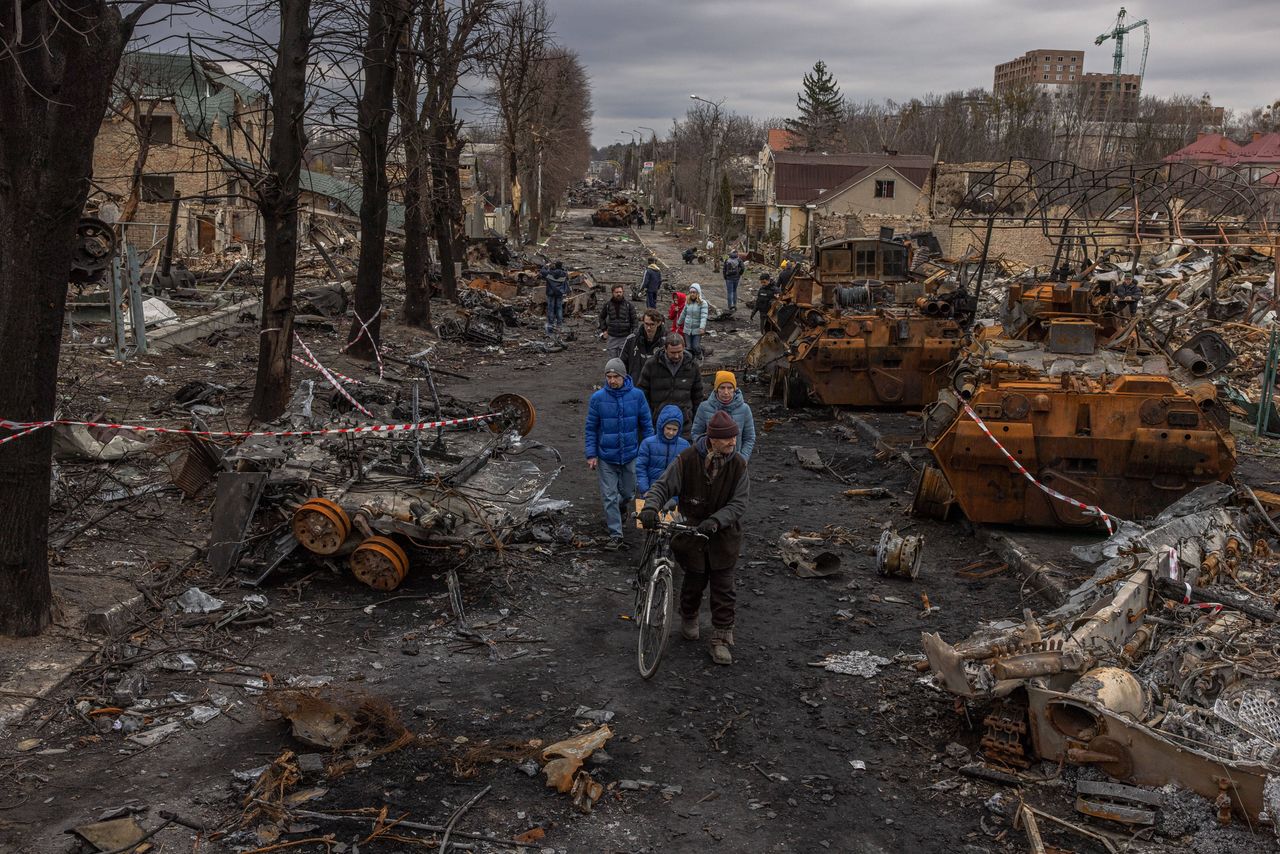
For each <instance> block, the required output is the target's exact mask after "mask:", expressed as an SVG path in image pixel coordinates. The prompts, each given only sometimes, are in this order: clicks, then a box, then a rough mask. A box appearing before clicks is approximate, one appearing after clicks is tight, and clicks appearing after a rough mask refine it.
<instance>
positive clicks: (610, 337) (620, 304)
mask: <svg viewBox="0 0 1280 854" xmlns="http://www.w3.org/2000/svg"><path fill="white" fill-rule="evenodd" d="M635 328H636V309H635V306H633V305H632V304H631V303H630V302H629V301H628V300H627V295H626V293H625V289H624V288H623V287H622V285H614V286H613V295H612V296H611V297H610V298H609V300H608V301H607V302H605V304H604V305H603V306H601V307H600V338H601V340H603V341H604V342H605V349H606V350H608V351H609V355H610V356H612V357H613V358H615V359H616V358H617V357H619V356H621V355H622V345H623V343H624V342H625V341H626V340H627V336H628V335H630V334H631V332H632V331H633V330H634V329H635Z"/></svg>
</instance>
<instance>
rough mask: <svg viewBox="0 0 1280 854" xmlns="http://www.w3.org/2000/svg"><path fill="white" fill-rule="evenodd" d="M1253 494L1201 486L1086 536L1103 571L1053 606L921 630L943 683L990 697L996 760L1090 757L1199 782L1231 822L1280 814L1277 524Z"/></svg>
mask: <svg viewBox="0 0 1280 854" xmlns="http://www.w3.org/2000/svg"><path fill="white" fill-rule="evenodd" d="M1251 499H1253V496H1252V494H1251V493H1248V492H1247V488H1241V490H1240V491H1239V492H1237V491H1236V490H1234V489H1233V488H1232V487H1230V486H1228V485H1226V484H1211V485H1209V486H1205V487H1202V488H1201V489H1199V490H1197V491H1196V492H1193V493H1191V494H1190V495H1188V496H1186V497H1184V498H1183V499H1182V500H1180V501H1178V502H1176V503H1175V504H1174V505H1172V506H1170V507H1169V508H1168V509H1167V510H1166V511H1165V512H1164V513H1162V514H1160V515H1159V516H1157V517H1156V518H1155V519H1154V520H1152V521H1151V522H1150V523H1149V524H1147V525H1146V526H1141V527H1140V526H1137V525H1133V524H1129V523H1126V524H1124V525H1123V526H1121V529H1120V530H1119V531H1118V532H1117V533H1116V534H1115V535H1114V536H1112V537H1111V538H1109V539H1107V540H1106V541H1105V542H1103V543H1101V544H1099V545H1096V546H1088V547H1080V548H1077V549H1076V553H1077V556H1079V557H1081V558H1082V559H1086V560H1093V561H1097V562H1098V563H1097V564H1096V567H1095V571H1094V575H1093V577H1092V578H1091V579H1090V580H1088V581H1087V582H1085V583H1084V584H1082V585H1080V586H1079V587H1077V588H1076V589H1075V590H1073V591H1071V593H1070V594H1069V595H1068V597H1067V600H1066V602H1065V603H1064V604H1063V605H1062V606H1061V607H1059V608H1057V609H1056V610H1053V611H1050V612H1048V613H1044V614H1040V615H1038V616H1037V615H1035V614H1033V613H1032V612H1031V611H1030V610H1028V611H1027V612H1025V613H1024V615H1023V618H1022V619H1016V618H1013V619H1001V620H993V621H990V622H986V623H983V624H982V625H981V626H980V627H979V629H978V630H977V631H976V632H974V633H973V635H971V636H970V637H969V638H967V639H965V640H962V641H960V642H958V643H955V644H949V643H947V642H946V641H944V640H943V639H942V638H941V637H939V636H938V635H936V634H928V633H926V634H924V635H923V643H924V649H925V653H926V656H927V659H928V666H929V669H930V670H931V671H932V673H933V674H934V678H935V680H936V683H937V685H938V686H939V687H941V688H942V689H944V690H946V691H948V692H950V693H952V694H954V695H955V696H956V697H957V698H959V699H961V700H963V701H964V702H965V703H966V704H968V705H973V706H975V707H977V708H981V709H982V710H983V714H984V715H985V719H984V727H985V735H984V736H983V739H982V746H983V750H984V754H985V759H986V762H987V763H988V767H989V769H995V770H996V771H997V772H998V773H1002V774H1005V775H1012V777H1013V778H1017V779H1021V778H1020V777H1019V775H1020V773H1021V772H1022V771H1023V770H1024V769H1027V768H1028V767H1029V766H1031V764H1032V763H1034V762H1036V761H1045V762H1050V763H1055V764H1060V763H1068V764H1072V765H1081V766H1092V767H1094V768H1096V769H1099V770H1101V771H1103V772H1105V773H1106V774H1107V775H1109V776H1110V777H1112V778H1115V779H1117V780H1120V781H1123V782H1125V783H1129V784H1137V785H1142V786H1164V785H1166V784H1170V783H1173V784H1176V785H1178V786H1180V787H1183V788H1185V789H1189V790H1191V791H1194V792H1198V793H1200V794H1201V795H1203V796H1204V797H1206V798H1209V799H1210V800H1211V801H1213V803H1214V806H1215V807H1216V810H1217V814H1218V820H1219V821H1220V822H1221V823H1222V824H1229V823H1231V822H1233V821H1242V822H1243V823H1244V824H1245V825H1247V826H1249V827H1257V826H1258V825H1259V824H1260V823H1264V824H1269V825H1271V826H1272V827H1273V828H1277V827H1278V826H1280V822H1277V817H1278V816H1280V678H1278V677H1280V612H1277V610H1276V603H1277V601H1280V557H1277V555H1276V553H1275V552H1274V549H1275V547H1276V536H1275V535H1276V532H1277V530H1280V529H1277V527H1276V525H1275V522H1274V521H1272V520H1271V518H1270V517H1268V516H1267V515H1266V511H1264V510H1263V509H1261V505H1259V504H1257V503H1256V499H1255V500H1251ZM1117 788H1119V787H1117ZM1082 811H1085V812H1089V810H1088V808H1087V806H1086V807H1084V808H1083V809H1082ZM1149 813H1150V810H1146V809H1142V810H1133V809H1129V810H1128V811H1126V810H1125V809H1123V808H1116V809H1112V810H1110V811H1109V812H1108V813H1107V814H1105V815H1104V814H1103V813H1101V812H1096V811H1094V812H1089V814H1092V815H1098V816H1099V817H1105V818H1110V819H1112V820H1116V821H1121V822H1123V823H1127V824H1137V825H1142V824H1151V823H1152V822H1153V816H1152V815H1150V814H1149Z"/></svg>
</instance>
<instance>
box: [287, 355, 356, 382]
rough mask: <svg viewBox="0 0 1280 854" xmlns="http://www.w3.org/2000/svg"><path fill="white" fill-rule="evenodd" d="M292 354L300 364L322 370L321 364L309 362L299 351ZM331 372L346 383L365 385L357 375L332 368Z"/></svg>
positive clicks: (314, 369)
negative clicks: (342, 372) (351, 375)
mask: <svg viewBox="0 0 1280 854" xmlns="http://www.w3.org/2000/svg"><path fill="white" fill-rule="evenodd" d="M291 355H292V356H293V360H294V361H295V362H297V363H298V364H299V365H305V366H306V367H308V368H310V369H311V370H313V371H319V370H320V366H319V365H318V364H316V363H315V362H308V361H307V360H306V359H304V358H302V357H301V356H299V355H298V354H297V353H293V354H291ZM329 373H331V374H333V375H334V376H335V377H337V378H338V379H340V380H342V381H343V382H344V383H352V384H354V385H364V383H363V382H362V381H360V380H358V379H356V378H355V377H349V376H347V375H346V374H340V373H338V372H337V371H335V370H332V369H330V371H329Z"/></svg>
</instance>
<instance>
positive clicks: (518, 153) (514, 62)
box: [486, 0, 551, 243]
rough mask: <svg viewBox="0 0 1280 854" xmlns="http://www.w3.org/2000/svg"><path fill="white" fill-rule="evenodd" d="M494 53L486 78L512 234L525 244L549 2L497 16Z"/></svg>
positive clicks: (528, 2) (521, 2)
mask: <svg viewBox="0 0 1280 854" xmlns="http://www.w3.org/2000/svg"><path fill="white" fill-rule="evenodd" d="M492 32H493V53H492V59H491V60H490V62H489V63H488V67H487V68H486V72H487V73H488V75H489V77H490V78H491V80H492V88H491V89H490V92H489V99H490V101H491V102H492V104H493V105H494V107H495V108H496V112H497V114H498V125H499V128H500V131H501V138H502V147H503V151H504V154H505V156H506V160H505V170H504V171H505V172H506V179H507V181H508V182H509V185H510V188H511V194H510V198H511V233H512V235H513V236H514V237H515V239H516V241H517V242H518V243H519V242H522V241H521V233H522V231H521V217H520V212H521V208H522V204H521V202H522V201H523V199H524V188H523V187H522V186H521V182H520V177H521V175H522V174H526V173H527V172H528V171H529V160H530V158H531V157H534V156H536V155H534V154H533V153H532V152H531V151H530V143H531V142H533V139H534V137H533V134H532V133H531V129H532V127H533V125H534V123H535V121H536V119H537V109H536V105H537V99H538V89H537V86H538V85H539V84H538V80H539V78H540V75H538V74H537V73H536V72H537V70H538V66H539V63H541V62H542V61H543V59H544V58H545V57H546V56H547V47H548V43H549V42H550V39H551V15H550V14H549V13H548V12H547V4H546V2H545V0H515V2H513V3H511V4H509V5H507V6H506V7H505V8H503V9H502V10H501V11H500V12H499V13H498V14H497V15H496V16H495V20H494V24H493V27H492Z"/></svg>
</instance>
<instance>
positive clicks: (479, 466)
mask: <svg viewBox="0 0 1280 854" xmlns="http://www.w3.org/2000/svg"><path fill="white" fill-rule="evenodd" d="M311 385H312V384H311V383H310V382H304V383H303V387H302V389H301V390H300V391H299V393H298V395H297V399H296V400H295V406H294V407H292V408H291V415H290V416H289V418H290V425H289V427H287V428H284V429H283V430H281V431H276V432H275V433H273V434H272V435H267V436H255V437H252V438H249V439H247V440H246V441H244V442H243V443H241V444H240V445H238V446H236V447H235V448H234V449H232V450H231V451H229V452H227V453H226V454H225V455H224V456H223V457H222V458H221V460H220V467H221V469H222V471H221V472H220V473H219V474H218V481H217V496H216V500H215V505H214V512H213V523H212V532H211V535H210V543H209V563H210V566H211V567H212V568H213V569H214V570H215V571H219V572H223V573H226V572H229V571H231V570H233V569H238V570H239V571H241V572H244V573H247V574H249V575H250V576H251V577H252V580H250V581H248V582H246V583H249V584H252V585H257V584H261V583H262V582H263V581H264V580H265V579H266V578H267V577H268V576H270V575H271V574H272V573H274V572H276V571H277V570H278V569H280V567H281V566H282V565H285V564H286V562H287V561H297V560H299V559H302V560H305V561H308V562H320V563H323V564H327V565H329V566H330V567H331V568H333V569H337V570H341V564H340V563H339V562H343V563H345V564H346V565H347V566H348V567H349V569H350V571H351V572H352V574H354V575H355V577H356V578H357V579H359V580H360V581H362V582H363V583H365V584H368V585H369V586H370V587H373V588H374V589H377V590H382V591H386V590H392V589H394V588H396V587H398V586H399V585H400V583H401V582H403V581H404V579H405V577H406V575H407V574H408V573H409V571H410V570H411V568H412V567H413V566H414V565H415V564H423V565H428V566H432V567H441V568H454V567H457V566H460V565H461V564H463V563H464V562H465V561H466V560H467V559H468V558H470V557H472V556H473V555H475V554H476V553H478V552H481V551H486V550H489V551H500V550H501V549H502V548H503V546H504V544H506V543H507V542H509V541H511V540H512V538H513V537H515V536H517V535H518V534H520V533H522V532H528V531H529V528H530V523H531V520H533V519H534V517H536V516H538V515H539V514H542V513H547V512H549V511H550V510H551V509H552V508H553V505H552V504H551V503H550V502H548V501H546V500H545V494H546V491H547V488H548V487H549V486H550V485H551V482H552V481H553V480H554V479H555V477H556V475H557V474H559V471H560V462H559V459H558V457H557V456H556V455H555V453H554V451H551V450H549V449H546V448H545V447H544V446H542V445H539V444H538V443H536V442H530V441H528V440H526V439H525V438H524V437H525V436H527V435H528V433H529V431H530V430H531V429H532V428H533V425H534V420H535V416H534V411H533V407H532V405H531V404H530V403H529V402H528V401H527V400H525V399H524V398H522V397H520V396H518V395H514V394H504V395H500V396H499V397H497V398H495V399H494V400H493V401H491V402H490V404H489V407H488V409H487V410H486V411H485V412H484V413H483V414H477V415H469V416H465V415H464V416H462V417H445V416H451V415H453V413H443V412H442V410H441V407H440V406H439V404H438V402H437V407H436V415H437V417H436V420H435V421H432V422H423V421H422V420H421V415H420V413H419V411H418V410H419V401H418V389H417V384H416V383H415V384H414V388H413V397H412V399H411V401H398V400H391V399H387V400H385V401H384V403H383V404H382V405H379V404H377V403H375V402H373V400H371V399H369V398H368V397H366V399H365V400H364V402H363V403H362V405H365V406H371V407H373V408H374V409H375V410H379V411H381V412H382V413H383V414H384V415H386V416H388V417H392V418H396V419H399V420H401V421H405V422H407V423H408V424H411V425H412V424H417V425H420V427H419V429H416V430H405V429H404V428H403V427H397V428H394V429H392V428H388V427H386V426H384V425H381V424H377V423H375V424H370V423H368V422H365V421H354V420H352V421H351V424H350V426H349V428H348V429H349V432H340V430H341V428H339V430H333V429H332V428H331V429H330V430H329V431H327V432H328V433H331V434H333V435H322V436H320V437H312V436H301V437H299V436H297V435H290V432H291V431H292V432H297V431H304V430H307V429H309V422H310V419H311V415H312V410H313V405H314V404H315V401H314V400H313V398H312V391H311V389H310V386H311ZM432 394H433V396H434V387H433V391H432ZM424 424H425V425H426V426H427V429H422V425H424ZM463 428H470V429H463ZM355 434H360V435H355ZM204 453H210V452H209V451H208V449H205V450H204Z"/></svg>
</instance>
